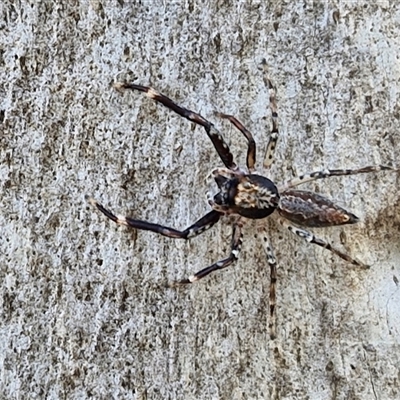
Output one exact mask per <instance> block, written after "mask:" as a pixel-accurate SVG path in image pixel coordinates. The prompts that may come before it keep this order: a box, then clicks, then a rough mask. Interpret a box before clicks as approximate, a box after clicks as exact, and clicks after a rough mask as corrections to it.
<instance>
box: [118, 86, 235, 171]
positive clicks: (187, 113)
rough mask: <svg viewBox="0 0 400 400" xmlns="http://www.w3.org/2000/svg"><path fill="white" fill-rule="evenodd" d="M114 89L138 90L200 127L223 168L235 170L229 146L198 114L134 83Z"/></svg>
mask: <svg viewBox="0 0 400 400" xmlns="http://www.w3.org/2000/svg"><path fill="white" fill-rule="evenodd" d="M114 87H115V88H116V89H117V90H122V89H130V90H138V91H140V92H144V93H146V96H147V97H149V98H150V99H153V100H155V101H157V102H158V103H161V104H162V105H163V106H165V107H167V108H169V109H170V110H172V111H174V112H176V113H177V114H178V115H180V116H181V117H184V118H186V119H188V120H189V121H191V122H194V123H196V124H198V125H201V126H202V127H204V129H205V130H206V132H207V135H208V137H209V138H210V139H211V141H212V143H213V145H214V147H215V150H217V153H218V155H219V156H220V158H221V160H222V162H223V163H224V164H225V166H226V167H227V168H229V169H236V168H237V166H236V164H235V163H234V161H233V155H232V153H231V152H230V150H229V146H228V145H227V143H226V142H225V140H224V138H223V137H222V135H221V134H220V133H219V132H218V130H217V129H216V128H215V126H214V125H213V124H212V123H211V122H209V121H207V120H206V119H205V118H203V117H202V116H201V115H200V114H197V113H195V112H193V111H191V110H188V109H187V108H183V107H181V106H178V105H177V104H176V103H174V102H173V101H172V100H171V99H170V98H169V97H167V96H164V95H163V94H161V93H159V92H157V91H156V90H154V89H153V88H151V87H148V86H142V85H136V84H134V83H120V82H119V83H116V84H115V85H114Z"/></svg>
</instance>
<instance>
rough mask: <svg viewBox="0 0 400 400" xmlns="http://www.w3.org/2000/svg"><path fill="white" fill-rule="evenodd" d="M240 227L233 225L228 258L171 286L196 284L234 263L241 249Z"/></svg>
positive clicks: (236, 224)
mask: <svg viewBox="0 0 400 400" xmlns="http://www.w3.org/2000/svg"><path fill="white" fill-rule="evenodd" d="M242 236H243V235H242V227H241V225H240V223H235V224H234V225H233V232H232V240H231V252H230V254H229V256H228V257H227V258H225V259H223V260H220V261H218V262H216V263H214V264H212V265H210V266H209V267H206V268H204V269H202V270H200V271H198V272H196V273H195V274H194V275H191V276H189V278H187V279H182V280H180V281H175V282H172V283H171V286H177V285H186V284H188V283H193V282H196V281H198V280H200V279H202V278H204V277H205V276H207V275H208V274H211V272H214V271H217V270H219V269H223V268H227V267H229V266H230V265H231V264H232V263H234V262H235V261H236V260H237V259H238V257H239V253H240V250H241V247H242Z"/></svg>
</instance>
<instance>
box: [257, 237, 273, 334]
mask: <svg viewBox="0 0 400 400" xmlns="http://www.w3.org/2000/svg"><path fill="white" fill-rule="evenodd" d="M260 234H261V235H260V238H261V243H262V245H263V248H264V251H265V255H266V256H267V262H268V264H269V268H270V286H269V335H270V338H271V339H275V338H276V281H277V273H276V258H275V255H274V251H273V249H272V246H271V242H270V241H269V239H268V235H267V233H266V232H265V230H264V229H262V231H261V232H260Z"/></svg>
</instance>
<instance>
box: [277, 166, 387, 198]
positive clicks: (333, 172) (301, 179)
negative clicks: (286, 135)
mask: <svg viewBox="0 0 400 400" xmlns="http://www.w3.org/2000/svg"><path fill="white" fill-rule="evenodd" d="M387 170H394V168H392V167H387V166H385V165H372V166H368V167H364V168H358V169H326V170H323V171H315V172H311V173H310V174H304V175H300V176H297V177H296V178H293V179H291V180H290V181H288V182H286V183H285V184H284V185H283V186H282V187H280V188H279V192H283V191H285V190H287V189H289V188H292V187H295V186H298V185H301V184H303V183H306V182H312V181H315V180H317V179H325V178H329V177H330V176H343V175H357V174H369V173H371V172H379V171H387Z"/></svg>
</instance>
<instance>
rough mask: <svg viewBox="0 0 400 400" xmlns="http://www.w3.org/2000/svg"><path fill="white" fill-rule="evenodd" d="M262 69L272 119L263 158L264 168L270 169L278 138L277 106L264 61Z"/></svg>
mask: <svg viewBox="0 0 400 400" xmlns="http://www.w3.org/2000/svg"><path fill="white" fill-rule="evenodd" d="M263 67H264V83H265V85H266V86H267V88H268V91H269V108H270V110H271V118H272V129H271V134H270V137H269V142H268V145H267V150H266V152H265V157H264V163H263V164H264V167H265V168H270V167H271V165H272V163H273V162H274V154H275V149H276V143H277V141H278V137H279V127H278V106H277V104H276V93H275V88H274V87H273V85H272V83H271V81H270V80H269V78H268V76H267V71H266V70H267V65H266V62H265V60H264V61H263Z"/></svg>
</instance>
